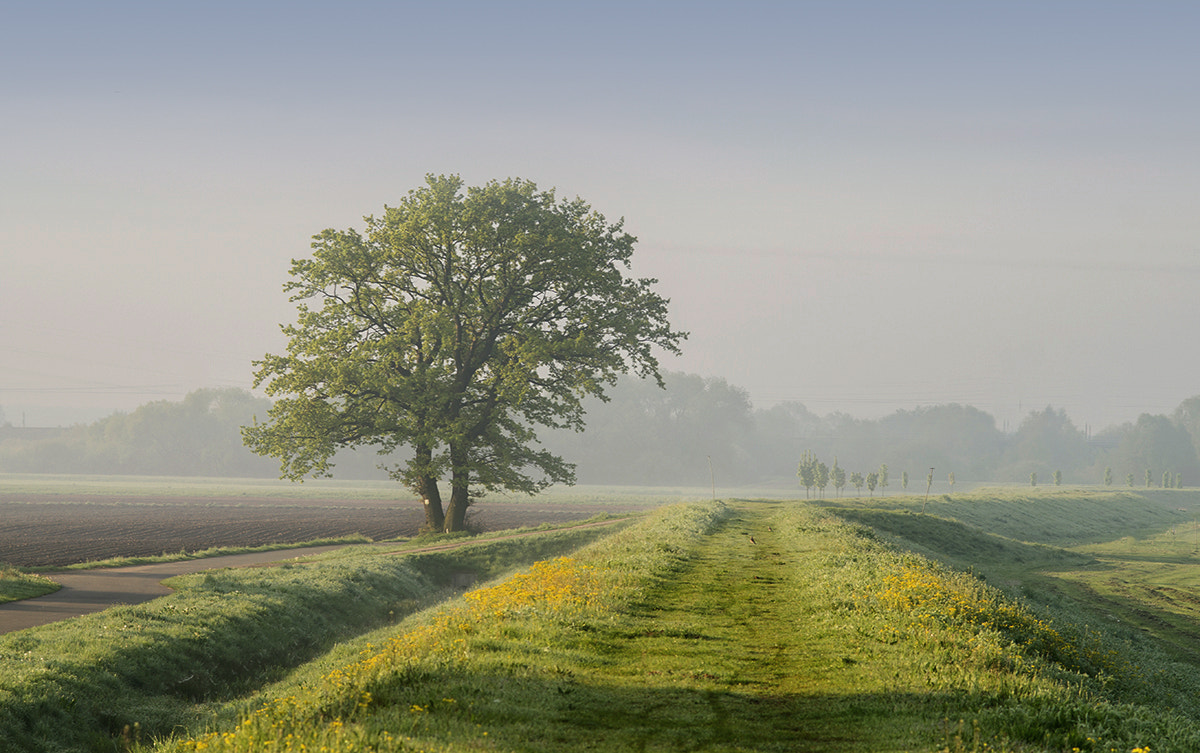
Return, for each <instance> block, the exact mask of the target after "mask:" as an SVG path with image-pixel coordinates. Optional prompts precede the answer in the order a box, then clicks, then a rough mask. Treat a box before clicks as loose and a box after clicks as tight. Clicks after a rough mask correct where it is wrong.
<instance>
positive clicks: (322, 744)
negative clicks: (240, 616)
mask: <svg viewBox="0 0 1200 753" xmlns="http://www.w3.org/2000/svg"><path fill="white" fill-rule="evenodd" d="M601 595H602V586H601V582H600V578H599V577H598V574H597V573H595V572H594V571H593V570H592V568H590V567H588V566H585V565H583V564H581V563H579V562H577V561H575V560H574V559H572V558H569V557H559V558H557V559H552V560H545V561H542V562H538V563H536V564H534V565H533V566H532V567H531V568H530V569H529V570H527V571H525V572H522V573H519V574H517V575H515V576H513V577H511V578H509V579H508V580H506V581H504V582H502V583H500V584H498V585H496V586H491V587H488V588H481V589H477V590H475V591H471V592H469V593H467V594H465V597H464V602H463V604H462V605H461V606H458V607H453V608H447V609H444V610H442V611H441V612H439V613H438V614H437V615H436V616H435V618H434V620H433V621H432V622H431V623H430V624H428V625H423V626H421V627H418V628H416V629H413V630H410V631H408V632H406V633H403V634H401V635H397V636H395V637H393V638H392V639H390V640H389V641H388V642H387V643H386V644H385V645H384V646H382V647H375V646H368V647H367V649H366V650H364V651H363V652H362V653H361V654H360V658H359V659H358V660H357V661H355V662H353V663H351V664H348V665H346V666H343V667H339V668H338V669H335V670H333V671H332V672H329V673H328V674H326V675H325V676H324V677H323V678H322V680H321V682H320V683H319V685H317V686H316V687H314V688H312V689H311V690H310V692H308V693H306V694H305V695H303V696H289V697H286V698H280V699H277V700H275V701H272V702H270V703H267V704H265V705H264V706H262V707H260V708H259V709H258V710H257V711H255V712H254V713H252V714H250V715H249V716H247V717H246V718H245V719H243V720H242V722H241V723H240V724H239V725H238V726H237V727H236V728H235V729H233V730H232V731H229V732H213V733H210V734H208V735H205V736H203V737H198V738H194V739H191V740H185V741H182V742H181V743H179V744H178V746H177V747H176V749H177V750H183V751H213V752H214V753H217V752H220V753H234V752H235V751H246V752H247V753H248V752H250V751H263V750H270V751H287V752H293V751H295V752H299V751H306V752H307V751H311V752H313V753H349V752H350V751H353V752H354V753H373V752H375V751H388V750H396V749H397V747H398V746H399V745H400V744H401V739H400V738H397V737H396V736H395V734H398V733H395V734H394V731H393V732H386V731H378V730H374V731H373V730H369V729H367V728H366V727H365V726H363V725H356V724H353V721H354V720H355V719H356V718H357V717H358V716H359V715H361V714H364V713H369V709H371V708H372V707H373V706H374V705H375V704H376V703H377V701H376V698H375V695H374V694H373V692H372V689H373V688H379V687H381V686H383V685H386V684H389V681H394V680H395V678H397V677H402V676H403V675H404V673H405V672H407V671H408V670H410V669H412V668H414V667H417V666H419V665H421V664H425V663H428V662H431V661H433V662H441V663H445V662H453V661H456V660H460V659H462V658H464V657H465V655H466V650H467V637H468V636H470V635H471V634H472V633H474V632H476V631H477V630H479V629H482V628H483V627H485V626H486V625H488V624H489V623H493V624H494V623H495V622H497V621H499V620H502V619H506V618H509V617H512V616H514V615H528V614H545V615H552V616H570V615H572V614H578V613H581V612H584V611H587V610H590V609H592V608H594V607H596V606H598V604H599V602H600V598H601ZM454 704H455V700H454V699H453V698H444V699H442V703H441V704H438V705H439V706H441V707H442V708H445V709H449V708H452V707H453V705H454ZM409 711H410V712H411V714H412V715H424V714H428V713H430V712H431V711H432V709H431V708H430V706H429V705H428V704H425V705H421V704H411V707H410V708H409ZM347 721H350V722H351V723H350V724H347ZM483 734H485V735H486V732H484V733H483Z"/></svg>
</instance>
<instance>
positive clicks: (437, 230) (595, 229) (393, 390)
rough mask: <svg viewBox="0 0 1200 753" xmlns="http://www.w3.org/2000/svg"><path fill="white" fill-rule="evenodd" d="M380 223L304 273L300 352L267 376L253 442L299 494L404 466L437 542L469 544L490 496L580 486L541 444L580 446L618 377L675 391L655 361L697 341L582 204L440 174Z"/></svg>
mask: <svg viewBox="0 0 1200 753" xmlns="http://www.w3.org/2000/svg"><path fill="white" fill-rule="evenodd" d="M365 222H366V231H365V233H360V232H358V231H356V230H353V229H350V230H333V229H327V230H325V231H323V232H321V233H320V234H318V235H316V236H314V240H313V244H312V248H313V253H312V257H311V258H307V259H300V260H294V261H293V262H292V268H291V279H290V280H289V281H288V282H287V283H286V284H285V286H284V287H285V290H287V291H288V292H290V293H291V296H292V297H291V300H292V301H293V302H295V303H296V304H297V311H298V316H297V321H296V323H294V324H290V325H285V326H284V327H283V332H284V334H285V335H286V336H287V338H288V345H287V352H286V353H285V354H283V355H271V354H268V355H266V356H265V357H264V358H263V359H262V360H260V361H256V362H255V366H256V369H257V371H256V374H255V379H256V386H261V385H264V384H265V385H266V391H267V393H268V394H269V395H271V396H272V397H275V398H276V400H275V403H274V406H273V407H272V409H271V411H270V413H269V418H268V420H267V421H266V422H265V423H262V424H255V425H253V426H248V427H245V429H244V430H243V438H244V440H245V442H246V444H247V445H248V446H249V447H250V448H251V449H253V450H254V451H255V452H257V453H260V454H265V455H271V456H274V457H277V458H279V459H280V460H281V463H282V472H283V475H284V477H287V478H292V479H300V478H303V477H304V476H306V475H309V474H312V475H328V474H329V472H330V468H331V458H332V457H333V455H334V453H335V452H336V450H337V449H338V448H340V447H343V446H359V445H370V446H375V447H377V448H378V449H379V451H380V452H381V453H383V454H391V453H393V452H395V451H397V450H404V451H405V455H404V456H403V457H405V458H407V459H406V460H403V461H399V462H396V463H395V464H393V465H391V466H389V467H388V471H389V473H390V474H391V475H392V476H393V478H395V479H397V480H399V481H402V482H403V483H405V484H406V485H407V486H408V487H410V488H411V489H412V490H413V491H414V492H416V493H417V494H418V495H419V496H420V497H421V499H422V500H423V502H424V505H425V510H426V523H427V525H428V526H429V527H430V528H432V529H434V530H447V531H452V530H460V529H461V528H462V527H463V523H464V518H465V514H466V509H467V506H468V504H469V501H470V499H471V496H472V495H473V494H475V495H476V496H477V495H478V494H479V493H482V492H484V491H488V490H496V489H507V490H515V491H523V492H529V493H533V492H536V491H537V490H539V489H542V488H544V487H545V486H546V485H548V484H550V483H555V482H568V483H569V482H571V481H573V479H574V471H573V467H572V466H571V465H570V464H569V463H566V462H565V461H563V460H562V459H561V458H560V457H558V456H557V455H554V454H553V453H551V452H548V451H546V450H544V449H540V448H539V444H538V441H537V435H536V431H535V430H536V428H537V427H539V426H540V427H550V428H570V429H575V430H579V429H581V428H582V427H583V416H584V413H583V409H582V402H581V401H582V400H583V399H584V398H585V397H587V396H598V397H601V398H602V397H603V396H604V394H605V389H606V388H607V387H610V386H611V385H612V384H614V383H615V381H616V378H617V376H618V375H619V374H622V373H626V372H633V373H636V374H637V375H639V376H642V377H650V378H653V379H655V380H656V381H658V382H659V383H660V384H661V377H660V375H659V371H658V361H657V358H656V355H655V350H656V349H661V350H662V351H665V352H668V353H677V352H678V346H679V343H680V342H681V341H682V340H683V339H684V338H685V337H686V334H685V333H683V332H679V331H676V330H673V329H672V328H671V326H670V324H669V322H668V321H667V304H668V301H667V299H665V298H663V297H661V296H660V295H658V294H657V293H656V292H654V290H653V286H654V284H655V283H657V280H653V279H647V278H636V277H632V276H629V275H628V274H627V273H628V272H629V269H630V260H631V257H632V253H633V247H634V243H635V242H636V238H634V237H633V236H631V235H629V234H628V233H625V232H624V230H623V221H618V222H615V223H610V222H609V221H607V220H606V219H605V218H604V216H603V215H601V214H600V213H598V212H596V211H594V210H593V209H592V208H591V207H590V206H589V205H588V204H587V203H585V202H584V201H583V200H581V199H574V200H560V199H557V198H556V197H555V194H554V191H553V190H550V191H541V190H539V189H538V188H537V186H536V185H534V184H533V183H531V182H529V181H525V180H520V179H508V180H504V181H492V182H489V183H488V184H486V185H484V186H482V187H470V188H464V184H463V181H462V180H461V179H460V178H459V177H458V176H432V175H430V176H428V177H427V179H426V183H425V185H424V186H422V187H420V188H418V189H415V190H413V191H410V192H409V193H408V195H407V196H406V197H405V198H404V199H403V200H402V201H401V202H400V204H399V205H398V206H395V207H385V208H384V213H383V215H382V216H381V217H375V216H368V217H366V218H365ZM446 478H448V479H449V481H450V501H449V505H448V507H447V508H445V509H443V504H442V496H441V490H440V488H439V483H440V482H441V481H443V480H444V479H446Z"/></svg>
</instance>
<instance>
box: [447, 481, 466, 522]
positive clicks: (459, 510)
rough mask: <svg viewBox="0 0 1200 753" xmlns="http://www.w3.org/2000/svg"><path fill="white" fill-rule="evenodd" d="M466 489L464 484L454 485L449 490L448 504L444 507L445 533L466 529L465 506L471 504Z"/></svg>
mask: <svg viewBox="0 0 1200 753" xmlns="http://www.w3.org/2000/svg"><path fill="white" fill-rule="evenodd" d="M467 491H468V490H467V487H465V486H455V487H454V488H453V489H451V490H450V506H449V507H448V508H447V509H446V533H453V532H455V531H465V530H466V527H467V507H469V506H470V504H471V500H470V499H469V498H468V496H467Z"/></svg>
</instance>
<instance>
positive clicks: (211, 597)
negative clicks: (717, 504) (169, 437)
mask: <svg viewBox="0 0 1200 753" xmlns="http://www.w3.org/2000/svg"><path fill="white" fill-rule="evenodd" d="M615 525H617V526H620V525H622V523H621V522H616V523H615ZM608 530H609V529H608V528H607V527H598V528H582V529H574V530H561V531H556V530H547V531H545V532H540V533H537V534H536V535H532V536H526V537H521V538H513V539H506V540H486V541H480V542H478V543H470V542H469V543H468V544H467V546H465V547H464V548H461V549H458V550H454V551H447V552H428V553H423V554H419V555H418V554H414V555H410V556H392V555H382V554H381V551H383V550H381V549H380V548H378V547H371V546H364V547H350V548H348V549H345V550H341V551H339V552H336V553H334V554H330V555H327V556H325V557H323V558H319V559H316V560H314V561H311V562H301V563H296V564H288V565H283V566H279V567H273V568H251V569H244V570H219V571H210V572H206V573H200V574H197V575H190V576H182V577H179V578H176V579H172V580H171V581H168V584H169V585H171V586H172V587H174V588H175V589H177V590H176V592H175V593H173V594H171V595H170V596H166V597H164V598H161V599H157V600H154V601H151V602H147V603H144V604H139V605H136V606H121V607H115V608H112V609H108V610H105V611H104V612H100V613H96V614H92V615H87V616H84V617H79V618H76V619H73V620H68V621H65V622H60V623H54V624H51V625H46V626H43V627H39V628H31V629H28V630H23V631H19V632H17V633H11V634H8V635H4V636H0V750H4V751H9V750H12V751H116V750H122V749H123V748H124V747H127V746H126V745H125V742H126V741H127V738H130V739H131V738H132V737H137V736H143V737H146V738H150V737H153V736H158V735H165V734H168V733H169V732H170V731H171V730H173V729H177V728H183V727H186V726H187V725H191V724H195V723H197V722H198V720H202V719H207V718H209V716H210V713H211V708H212V706H213V704H220V703H222V702H225V701H229V700H231V699H234V698H237V697H240V696H242V695H244V694H245V693H247V692H252V691H254V690H255V689H257V688H259V687H261V686H262V685H263V684H264V683H267V682H270V681H273V680H277V679H279V678H280V677H282V676H283V675H284V674H285V673H286V672H287V671H288V670H289V669H291V668H293V667H295V666H298V665H300V664H302V663H304V662H306V661H309V660H311V659H313V658H315V657H317V656H320V655H322V654H323V653H324V652H326V651H328V650H330V649H331V648H333V647H335V646H336V645H337V644H338V643H339V642H342V641H346V640H350V639H353V638H354V637H355V636H357V635H360V634H361V633H363V632H364V631H368V630H371V629H374V628H377V627H379V626H380V625H384V624H391V623H394V622H395V621H397V620H400V619H402V618H403V617H404V616H406V615H408V614H410V613H411V612H413V611H416V610H418V609H421V608H424V607H427V606H429V605H430V604H433V603H436V602H438V601H440V600H442V599H444V598H446V597H447V596H448V595H450V594H452V593H453V590H452V589H451V587H450V584H451V582H452V580H453V579H454V577H455V576H456V575H461V574H463V573H467V574H469V575H471V576H473V577H478V578H482V579H487V578H492V577H496V576H498V575H501V574H503V573H506V572H511V571H512V570H513V569H514V568H516V567H521V566H523V565H528V564H529V563H532V562H535V561H537V560H540V559H544V558H546V557H552V556H555V555H558V554H561V553H564V552H569V551H571V550H573V549H575V548H577V547H579V546H580V545H581V544H583V543H586V542H588V541H591V540H594V539H595V538H597V537H599V536H602V535H604V534H605V533H606V532H608ZM411 546H412V547H414V548H415V547H419V546H421V545H420V544H419V543H413V544H412V545H411ZM392 548H394V549H402V548H403V545H396V546H395V547H392Z"/></svg>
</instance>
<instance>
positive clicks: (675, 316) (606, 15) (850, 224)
mask: <svg viewBox="0 0 1200 753" xmlns="http://www.w3.org/2000/svg"><path fill="white" fill-rule="evenodd" d="M4 16H5V20H4V23H3V25H0V66H2V67H3V69H4V71H5V75H4V76H3V77H2V80H0V93H2V96H3V100H4V103H5V116H4V118H2V119H0V144H2V146H0V165H2V169H0V259H2V264H0V273H2V279H3V293H2V294H0V322H2V324H0V354H2V355H0V407H2V408H3V411H4V416H5V418H7V420H8V421H9V422H11V423H13V424H15V425H18V426H19V425H22V424H25V425H27V426H56V425H64V424H71V423H75V422H85V421H90V420H92V419H95V418H99V417H101V416H105V415H108V414H110V413H112V412H113V411H116V410H121V411H131V410H133V409H134V408H135V407H136V406H138V405H142V404H144V403H146V402H149V401H153V400H179V399H181V398H182V397H183V396H184V395H185V394H187V393H189V392H192V391H194V390H196V389H199V388H208V387H214V388H222V387H232V388H249V387H250V385H251V374H252V369H251V366H250V362H251V360H253V359H255V358H258V357H261V356H262V355H263V354H264V353H265V352H268V351H274V352H277V351H279V350H280V349H281V348H282V346H283V339H282V337H281V335H280V333H279V330H278V326H277V325H278V324H279V323H281V322H285V321H291V320H292V319H293V313H294V312H293V308H292V305H291V304H289V303H288V302H287V300H286V296H285V295H284V294H283V293H282V292H281V286H282V284H283V283H284V281H285V280H286V278H287V274H288V267H289V262H290V260H291V259H292V258H296V257H303V256H305V255H306V254H307V253H308V250H309V242H310V236H311V235H313V234H314V233H316V232H319V231H320V230H322V229H324V228H327V227H336V228H346V227H358V228H361V227H362V222H361V218H362V216H363V215H366V214H371V213H380V212H381V211H382V208H383V206H384V205H385V204H395V203H397V202H398V200H399V199H400V197H402V196H403V195H404V194H405V193H406V192H407V191H408V190H409V189H412V188H415V187H417V186H418V185H420V184H421V183H422V181H423V179H424V176H425V174H426V173H459V174H461V175H462V176H463V178H464V179H465V180H466V181H467V183H468V184H469V185H478V184H482V183H484V182H486V181H487V180H489V179H492V178H504V177H509V176H520V177H523V178H527V179H530V180H533V181H536V182H537V183H538V184H539V185H540V186H542V187H551V186H554V187H557V189H558V191H559V193H560V194H561V195H564V196H576V195H578V196H580V197H582V198H584V199H585V200H587V201H589V202H591V203H592V204H593V206H594V207H595V208H596V209H597V210H599V211H601V212H603V213H604V214H605V215H606V216H608V217H609V218H610V219H616V218H618V217H622V216H623V217H625V219H626V229H627V230H628V231H629V232H631V233H633V234H634V235H636V236H638V238H639V243H638V246H637V250H636V252H635V254H634V259H635V262H634V272H635V273H637V274H639V275H645V276H652V277H657V278H659V280H660V284H659V286H658V290H659V291H660V292H661V293H663V294H664V295H665V296H668V297H670V298H671V299H672V306H671V320H672V324H674V325H675V326H676V327H678V328H680V329H683V330H687V331H689V332H690V333H691V337H690V339H689V340H688V341H687V342H685V343H684V344H683V355H682V356H680V357H678V358H674V357H672V358H668V359H664V362H663V367H664V368H665V369H668V370H671V371H674V372H685V373H694V374H699V375H703V376H708V377H721V378H724V379H727V380H728V382H729V383H730V384H733V385H736V386H738V387H741V388H744V389H745V390H746V391H747V392H748V394H749V397H750V399H751V401H752V402H753V405H754V406H755V408H760V409H767V408H770V407H771V406H773V405H775V404H777V403H781V402H785V401H797V402H800V403H803V404H804V405H805V406H806V407H807V408H808V409H809V410H811V411H813V412H815V413H817V414H819V415H822V416H824V415H828V414H831V413H834V412H837V411H841V412H845V413H848V414H850V415H852V416H858V417H862V418H879V417H882V416H885V415H887V414H890V413H892V412H894V411H896V410H914V409H918V408H922V407H928V406H932V405H937V404H943V403H960V404H963V405H971V406H975V407H977V408H979V409H980V410H982V411H985V412H986V413H988V414H989V415H991V416H994V417H995V418H996V421H997V425H998V428H1000V429H1001V430H1004V429H1007V430H1009V431H1015V430H1016V428H1017V426H1018V425H1019V424H1020V423H1021V421H1022V419H1023V418H1025V417H1026V416H1027V415H1028V414H1029V413H1030V412H1031V411H1034V410H1043V409H1045V407H1046V406H1048V405H1051V406H1054V407H1055V408H1056V409H1061V410H1064V411H1065V412H1066V414H1067V415H1069V416H1070V418H1071V419H1072V421H1073V422H1074V424H1075V425H1076V426H1078V427H1084V426H1087V427H1090V428H1091V429H1093V430H1098V429H1102V428H1103V427H1105V426H1109V425H1113V424H1119V423H1123V422H1128V421H1135V420H1137V418H1138V416H1139V415H1140V414H1143V413H1152V414H1169V413H1170V412H1171V411H1173V410H1174V409H1175V408H1176V406H1178V405H1179V404H1180V403H1181V401H1183V400H1185V399H1187V398H1189V397H1191V396H1193V395H1196V394H1200V348H1197V347H1195V344H1194V339H1195V336H1194V333H1193V330H1194V328H1195V323H1196V322H1197V321H1200V253H1198V250H1197V239H1198V238H1200V213H1198V212H1196V211H1195V203H1196V199H1197V197H1198V196H1200V139H1198V138H1197V134H1198V133H1200V97H1198V96H1197V91H1196V89H1197V87H1200V78H1198V77H1197V76H1196V72H1197V70H1200V50H1198V48H1197V47H1196V45H1195V39H1196V36H1197V33H1198V32H1200V6H1197V5H1194V4H1190V3H1166V2H1145V3H1112V2H1057V3H1053V4H1032V3H1016V4H1014V3H998V2H997V3H971V4H962V3H951V2H921V3H890V2H839V3H776V2H748V3H737V4H732V3H730V4H712V3H693V2H686V3H685V2H660V3H653V4H644V3H632V2H605V3H569V4H548V3H531V2H514V3H502V4H497V3H483V2H478V3H472V2H450V3H438V4H431V3H374V2H358V3H354V2H352V3H339V4H334V3H306V2H304V3H271V2H267V3H254V4H244V3H232V2H214V3H203V4H174V3H170V4H161V3H144V2H120V1H118V2H111V3H103V4H97V3H84V2H59V3H20V4H11V5H10V7H7V8H6V10H5V14H4Z"/></svg>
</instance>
